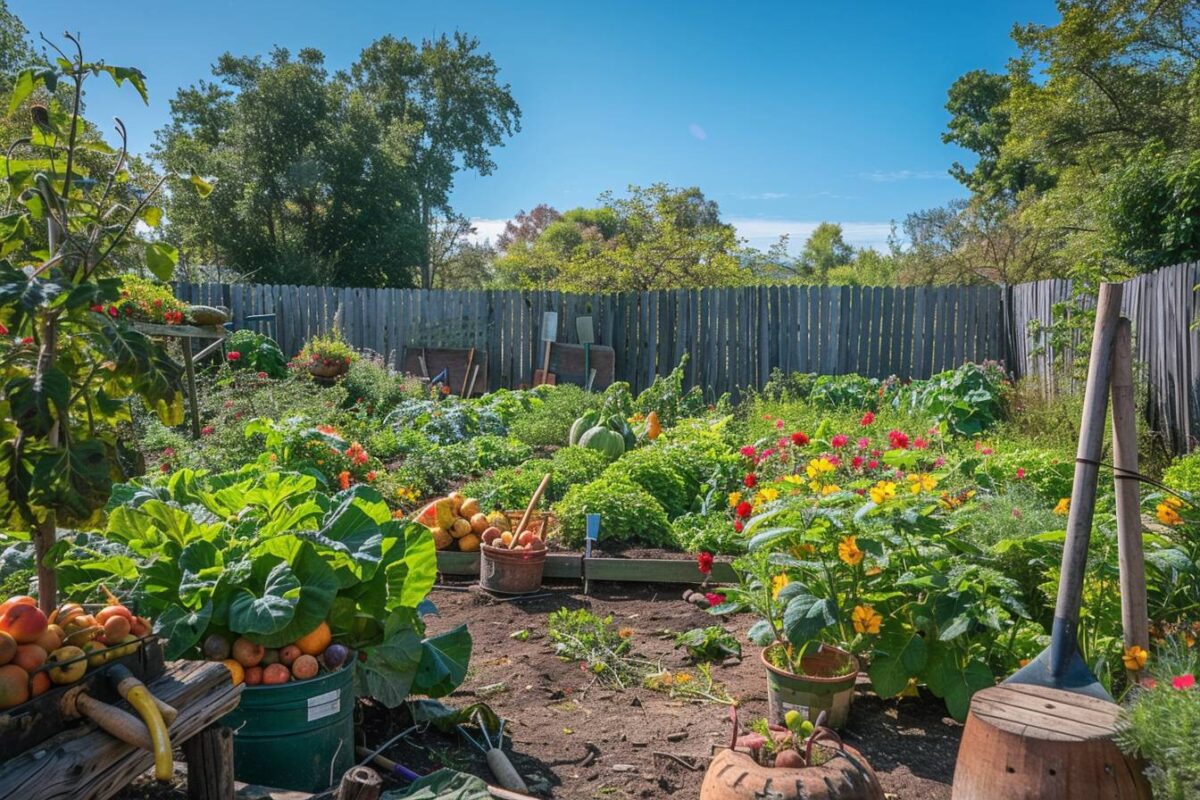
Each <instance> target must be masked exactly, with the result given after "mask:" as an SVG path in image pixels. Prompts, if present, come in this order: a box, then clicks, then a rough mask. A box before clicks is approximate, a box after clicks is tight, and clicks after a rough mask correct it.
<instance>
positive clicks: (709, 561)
mask: <svg viewBox="0 0 1200 800" xmlns="http://www.w3.org/2000/svg"><path fill="white" fill-rule="evenodd" d="M712 567H713V554H712V553H707V552H706V553H700V554H699V555H697V556H696V568H697V569H699V570H700V572H701V573H703V574H705V575H708V574H710V573H712Z"/></svg>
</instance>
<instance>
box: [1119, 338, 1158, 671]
mask: <svg viewBox="0 0 1200 800" xmlns="http://www.w3.org/2000/svg"><path fill="white" fill-rule="evenodd" d="M1132 338H1133V334H1132V324H1131V323H1130V321H1129V320H1128V319H1126V318H1124V317H1122V318H1121V320H1120V322H1119V323H1118V326H1117V334H1116V340H1115V341H1114V343H1113V355H1112V379H1111V383H1112V429H1113V467H1114V468H1115V469H1114V471H1113V483H1114V484H1115V487H1114V488H1115V490H1116V494H1117V552H1118V558H1119V560H1120V565H1121V626H1122V629H1123V630H1124V637H1125V647H1127V648H1128V647H1140V648H1142V649H1143V650H1147V649H1149V647H1150V630H1149V618H1150V614H1149V611H1148V610H1147V607H1146V564H1145V559H1144V556H1143V554H1142V517H1141V507H1140V503H1139V494H1138V484H1137V481H1136V480H1135V479H1134V478H1133V476H1135V475H1137V471H1138V453H1137V424H1136V422H1135V419H1134V415H1135V414H1136V413H1137V412H1136V408H1135V404H1134V397H1133V345H1132ZM1132 675H1133V677H1134V678H1135V679H1136V677H1137V675H1138V672H1137V671H1134V672H1133V673H1132Z"/></svg>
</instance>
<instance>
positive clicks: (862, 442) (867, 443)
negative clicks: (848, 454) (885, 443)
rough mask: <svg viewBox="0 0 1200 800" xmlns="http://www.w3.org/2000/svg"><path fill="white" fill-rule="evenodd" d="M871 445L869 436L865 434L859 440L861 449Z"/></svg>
mask: <svg viewBox="0 0 1200 800" xmlns="http://www.w3.org/2000/svg"><path fill="white" fill-rule="evenodd" d="M870 446H871V440H870V439H868V438H867V437H865V436H863V437H862V438H860V439H859V440H858V449H859V450H866V449H867V448H868V447H870Z"/></svg>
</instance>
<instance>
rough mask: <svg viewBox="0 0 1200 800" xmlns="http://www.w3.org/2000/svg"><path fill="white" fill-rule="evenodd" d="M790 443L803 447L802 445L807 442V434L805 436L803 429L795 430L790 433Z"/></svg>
mask: <svg viewBox="0 0 1200 800" xmlns="http://www.w3.org/2000/svg"><path fill="white" fill-rule="evenodd" d="M792 444H794V445H796V446H797V447H803V446H804V445H806V444H808V436H806V435H805V434H804V432H803V431H796V432H795V433H793V434H792Z"/></svg>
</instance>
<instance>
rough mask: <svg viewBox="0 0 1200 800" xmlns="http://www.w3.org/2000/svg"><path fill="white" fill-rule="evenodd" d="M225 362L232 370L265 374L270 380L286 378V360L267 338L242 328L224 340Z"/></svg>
mask: <svg viewBox="0 0 1200 800" xmlns="http://www.w3.org/2000/svg"><path fill="white" fill-rule="evenodd" d="M225 360H226V362H227V363H228V364H229V367H230V369H233V370H247V371H249V372H255V373H259V372H262V373H265V374H266V375H267V377H270V378H284V377H287V374H288V373H287V358H286V357H285V356H284V355H283V351H282V350H280V349H279V345H278V344H276V343H275V340H274V339H272V338H271V337H269V336H265V335H263V334H261V333H256V332H255V331H252V330H249V329H248V328H243V329H242V330H240V331H234V332H233V333H231V334H230V335H229V336H228V337H226V339H225Z"/></svg>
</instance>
